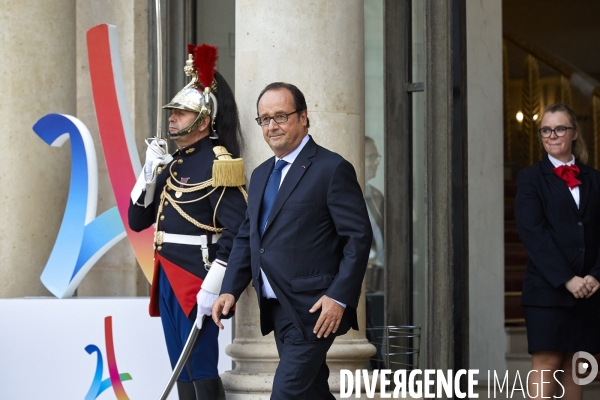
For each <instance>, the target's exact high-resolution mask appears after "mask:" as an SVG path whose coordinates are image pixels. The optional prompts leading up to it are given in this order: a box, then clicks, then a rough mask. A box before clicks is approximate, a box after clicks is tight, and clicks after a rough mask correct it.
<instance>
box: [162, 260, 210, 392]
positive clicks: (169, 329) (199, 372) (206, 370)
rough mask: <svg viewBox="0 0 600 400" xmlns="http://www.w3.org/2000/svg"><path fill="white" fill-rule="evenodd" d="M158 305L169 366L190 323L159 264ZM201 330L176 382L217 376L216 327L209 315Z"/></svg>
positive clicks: (183, 341) (175, 360)
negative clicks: (201, 332) (200, 334)
mask: <svg viewBox="0 0 600 400" xmlns="http://www.w3.org/2000/svg"><path fill="white" fill-rule="evenodd" d="M158 270H159V274H160V275H159V291H160V299H159V307H160V319H161V322H162V326H163V331H164V334H165V340H166V342H167V351H168V353H169V359H170V360H171V367H172V368H173V367H175V364H177V360H179V356H180V355H181V352H182V351H183V347H184V346H185V342H186V341H187V338H188V336H189V334H190V332H191V330H192V327H193V326H194V323H195V321H194V320H190V319H189V318H188V317H187V315H185V313H184V312H183V310H182V308H181V306H180V305H179V302H178V301H177V297H175V293H174V292H173V289H172V288H171V284H170V283H169V280H168V278H167V275H166V274H165V271H164V270H163V268H162V266H161V267H159V269H158ZM204 324H205V325H206V326H205V327H204V333H203V334H202V336H201V337H200V338H199V340H198V342H197V343H196V345H195V347H194V350H193V352H192V354H190V358H189V360H188V362H187V364H186V367H185V368H183V370H182V371H181V375H179V379H178V381H180V382H191V381H195V380H198V379H206V378H215V377H218V376H219V371H218V369H217V365H218V363H219V342H218V338H219V327H217V325H216V324H215V323H214V322H213V321H212V319H210V318H206V319H205V320H204Z"/></svg>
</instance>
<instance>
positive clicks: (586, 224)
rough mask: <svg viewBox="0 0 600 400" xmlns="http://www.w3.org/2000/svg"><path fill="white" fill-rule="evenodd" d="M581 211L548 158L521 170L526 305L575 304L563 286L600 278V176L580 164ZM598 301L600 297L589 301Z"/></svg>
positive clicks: (519, 212)
mask: <svg viewBox="0 0 600 400" xmlns="http://www.w3.org/2000/svg"><path fill="white" fill-rule="evenodd" d="M577 165H578V166H579V169H580V175H579V178H578V179H579V180H580V181H581V185H580V186H579V194H580V200H579V208H577V205H576V204H575V200H574V199H573V196H572V195H571V192H570V190H569V188H568V187H567V185H566V183H565V181H563V180H562V179H560V178H559V177H558V176H556V175H555V174H554V172H553V171H552V170H553V168H554V166H553V165H552V163H551V162H550V160H549V159H548V157H547V156H544V158H543V159H542V161H540V162H538V163H536V164H534V165H532V166H531V167H529V168H526V169H524V170H522V171H520V172H519V175H518V178H517V180H518V190H517V197H516V199H515V215H516V219H517V226H518V229H519V235H520V236H521V239H522V240H523V243H524V244H525V249H526V250H527V255H528V256H529V260H528V262H527V268H526V271H525V280H524V282H523V294H522V296H521V304H522V305H524V306H572V305H574V304H575V302H576V299H575V297H574V296H573V295H572V294H571V293H570V292H569V291H568V290H567V288H566V287H565V285H564V284H565V283H566V282H567V281H568V280H570V279H571V278H573V277H574V276H580V277H584V276H586V275H592V276H594V277H595V278H596V279H599V280H600V260H599V259H598V250H599V247H600V172H599V171H597V170H595V169H593V168H591V167H588V166H586V165H583V164H581V163H579V162H577ZM590 299H591V300H592V299H593V301H595V302H598V300H599V299H600V296H599V295H598V294H595V295H594V296H592V297H591V298H590Z"/></svg>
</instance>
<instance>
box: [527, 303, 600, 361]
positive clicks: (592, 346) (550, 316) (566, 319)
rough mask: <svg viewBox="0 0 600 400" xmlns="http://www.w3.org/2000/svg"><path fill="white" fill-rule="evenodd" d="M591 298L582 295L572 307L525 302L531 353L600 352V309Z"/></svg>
mask: <svg viewBox="0 0 600 400" xmlns="http://www.w3.org/2000/svg"><path fill="white" fill-rule="evenodd" d="M598 294H600V293H596V294H595V295H598ZM589 300H590V299H578V300H577V303H576V304H575V305H574V306H572V307H535V306H523V310H524V311H525V325H526V326H527V342H528V350H529V353H530V354H531V353H533V352H535V351H560V352H564V353H575V352H578V351H586V352H588V353H590V354H600V309H599V308H598V306H597V305H596V304H594V303H592V302H591V301H589Z"/></svg>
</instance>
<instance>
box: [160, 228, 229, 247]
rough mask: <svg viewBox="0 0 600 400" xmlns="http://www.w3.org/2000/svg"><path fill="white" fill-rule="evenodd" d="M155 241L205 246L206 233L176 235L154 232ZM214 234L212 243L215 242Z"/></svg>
mask: <svg viewBox="0 0 600 400" xmlns="http://www.w3.org/2000/svg"><path fill="white" fill-rule="evenodd" d="M156 237H157V243H156V244H159V245H160V244H163V243H177V244H189V245H192V246H202V247H206V235H178V234H176V233H167V232H162V231H159V232H156ZM217 239H218V238H217V237H216V235H213V238H212V243H217Z"/></svg>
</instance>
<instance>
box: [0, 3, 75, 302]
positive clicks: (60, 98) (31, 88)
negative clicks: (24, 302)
mask: <svg viewBox="0 0 600 400" xmlns="http://www.w3.org/2000/svg"><path fill="white" fill-rule="evenodd" d="M2 5H3V6H2V7H0V26H1V27H2V30H1V34H0V37H1V39H0V54H2V63H1V65H0V87H1V88H2V90H1V91H0V104H2V107H0V120H1V121H3V129H4V134H3V141H2V147H3V151H2V167H1V169H0V182H2V188H3V190H2V196H0V209H2V210H3V213H2V223H1V224H0V242H2V262H1V263H0V275H1V276H2V277H3V278H2V281H1V282H0V297H4V298H8V297H21V296H40V295H48V294H49V292H48V291H47V290H46V289H45V288H44V287H43V285H42V283H41V282H40V274H41V272H42V269H43V268H44V265H45V264H46V261H47V259H48V256H49V254H50V251H51V250H52V246H53V245H54V241H55V239H56V234H57V233H58V229H59V227H60V223H61V221H62V216H63V211H64V207H65V203H66V199H67V194H68V190H69V175H70V165H71V160H70V149H69V145H68V144H66V145H64V146H62V147H60V148H56V147H50V146H48V145H47V144H46V143H44V142H43V141H42V140H41V139H40V138H38V137H37V135H36V134H35V133H34V132H33V130H32V126H33V125H34V124H35V123H36V122H37V120H38V119H40V118H41V117H43V116H44V115H46V114H50V113H63V114H71V115H73V114H74V113H75V95H74V93H75V80H76V76H75V0H56V1H36V2H18V1H9V2H8V4H6V1H4V2H2Z"/></svg>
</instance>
